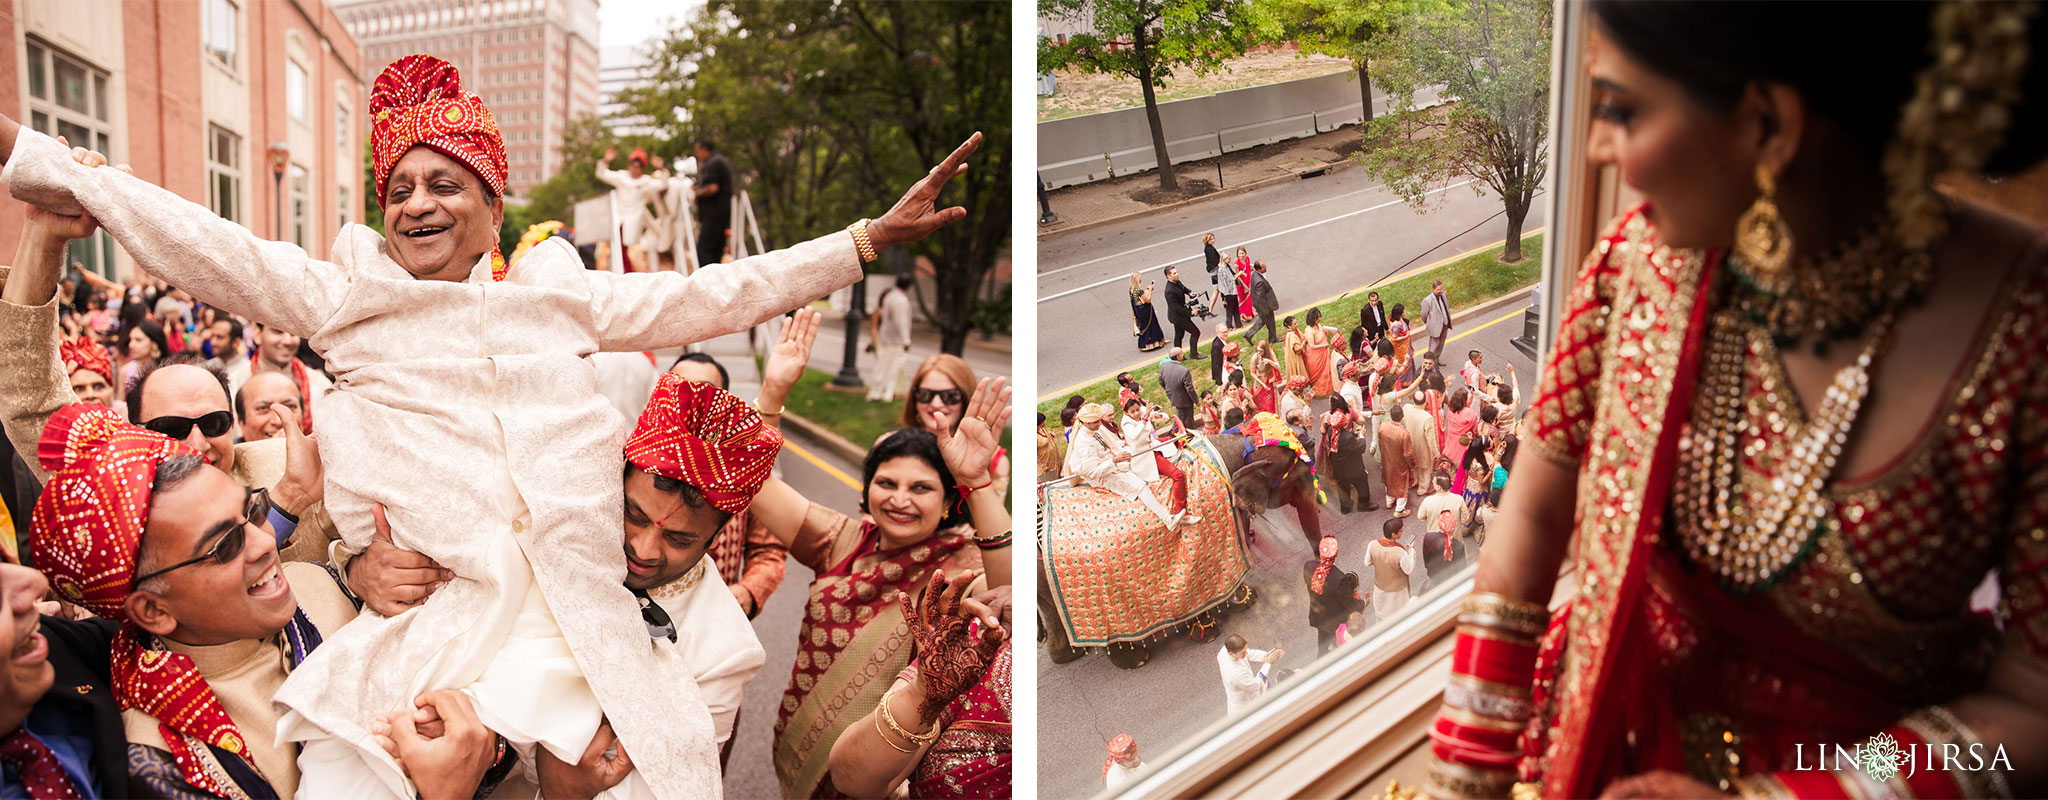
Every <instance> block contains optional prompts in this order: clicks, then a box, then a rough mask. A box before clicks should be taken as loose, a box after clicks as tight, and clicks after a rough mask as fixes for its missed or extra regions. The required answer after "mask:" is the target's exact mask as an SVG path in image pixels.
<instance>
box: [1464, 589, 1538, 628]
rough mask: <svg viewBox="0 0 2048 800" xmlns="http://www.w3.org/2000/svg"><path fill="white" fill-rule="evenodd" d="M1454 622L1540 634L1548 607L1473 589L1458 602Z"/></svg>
mask: <svg viewBox="0 0 2048 800" xmlns="http://www.w3.org/2000/svg"><path fill="white" fill-rule="evenodd" d="M1458 621H1459V622H1465V623H1471V624H1474V625H1478V626H1480V627H1486V628H1494V629H1497V630H1502V631H1511V632H1514V633H1521V634H1526V635H1529V636H1538V637H1540V636H1542V635H1543V633H1544V632H1545V631H1546V630H1548V629H1549V628H1550V609H1549V608H1548V607H1546V606H1544V605H1543V604H1541V603H1531V602H1528V601H1525V600H1515V599H1512V598H1509V597H1507V596H1505V595H1498V594H1493V593H1491V592H1475V593H1473V594H1470V595H1467V596H1466V597H1465V601H1464V603H1462V604H1461V605H1460V607H1459V609H1458Z"/></svg>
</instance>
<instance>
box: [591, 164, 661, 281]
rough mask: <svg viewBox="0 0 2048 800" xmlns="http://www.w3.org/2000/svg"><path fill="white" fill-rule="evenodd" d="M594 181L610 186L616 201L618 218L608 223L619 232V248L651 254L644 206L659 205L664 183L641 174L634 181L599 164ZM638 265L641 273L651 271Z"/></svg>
mask: <svg viewBox="0 0 2048 800" xmlns="http://www.w3.org/2000/svg"><path fill="white" fill-rule="evenodd" d="M597 179H598V180H601V181H604V182H605V183H608V184H611V186H612V193H613V194H614V195H615V196H616V197H617V199H618V209H619V218H618V219H616V220H613V222H612V224H613V225H615V226H617V227H618V229H619V236H620V239H619V246H621V247H634V248H639V249H640V251H641V252H642V253H647V252H651V251H652V250H653V246H654V245H655V244H656V241H655V239H654V238H653V237H650V236H648V235H647V234H648V228H647V221H648V217H647V204H648V203H650V202H651V203H655V204H660V203H662V192H663V190H664V189H665V188H667V187H666V186H665V184H666V181H664V180H662V179H661V178H658V177H655V176H654V175H653V174H652V173H645V172H643V173H641V174H640V177H638V178H635V177H633V176H632V175H631V174H629V173H627V172H624V171H622V170H616V169H611V168H608V167H606V166H605V165H603V164H598V165H597ZM639 266H640V269H641V270H642V271H649V272H651V271H653V270H654V266H652V265H650V264H641V265H639Z"/></svg>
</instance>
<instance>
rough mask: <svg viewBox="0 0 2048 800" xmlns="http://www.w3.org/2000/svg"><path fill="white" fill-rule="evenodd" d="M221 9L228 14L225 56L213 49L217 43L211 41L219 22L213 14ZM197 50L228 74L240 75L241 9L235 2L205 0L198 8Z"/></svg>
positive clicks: (233, 0) (228, 0) (230, 0)
mask: <svg viewBox="0 0 2048 800" xmlns="http://www.w3.org/2000/svg"><path fill="white" fill-rule="evenodd" d="M223 8H224V9H226V10H227V11H228V12H230V14H229V18H228V27H229V28H230V30H228V31H226V35H227V40H226V45H227V52H226V53H225V54H223V53H221V52H220V51H218V50H216V49H215V48H214V45H215V44H217V42H216V41H213V36H214V34H215V33H217V31H216V30H215V28H216V27H218V26H219V25H220V21H219V20H217V19H215V18H214V14H215V13H216V12H217V11H218V10H219V9H223ZM199 49H200V52H202V53H204V54H205V55H206V58H207V60H209V61H212V62H213V63H214V64H216V65H218V66H219V67H221V68H222V69H225V70H227V71H228V72H229V73H230V74H233V75H241V74H242V65H241V55H242V7H241V5H240V4H238V3H236V2H235V0H206V3H205V4H204V5H203V6H201V7H200V22H199Z"/></svg>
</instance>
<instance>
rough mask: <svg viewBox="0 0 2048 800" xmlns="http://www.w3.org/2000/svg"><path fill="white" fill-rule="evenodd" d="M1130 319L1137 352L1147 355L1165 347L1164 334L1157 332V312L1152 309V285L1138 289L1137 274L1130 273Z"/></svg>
mask: <svg viewBox="0 0 2048 800" xmlns="http://www.w3.org/2000/svg"><path fill="white" fill-rule="evenodd" d="M1131 319H1132V321H1133V322H1134V323H1135V325H1136V327H1137V331H1138V352H1141V353H1149V352H1152V351H1154V350H1157V349H1159V348H1161V347H1165V346H1166V334H1165V333H1162V332H1160V330H1159V312H1158V310H1157V309H1154V308H1153V307H1152V284H1149V283H1148V284H1145V287H1144V288H1142V289H1140V288H1138V273H1135V272H1133V273H1131Z"/></svg>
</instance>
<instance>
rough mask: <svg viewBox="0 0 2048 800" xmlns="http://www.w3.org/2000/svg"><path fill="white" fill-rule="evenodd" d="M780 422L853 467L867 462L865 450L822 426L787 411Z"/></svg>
mask: <svg viewBox="0 0 2048 800" xmlns="http://www.w3.org/2000/svg"><path fill="white" fill-rule="evenodd" d="M782 421H783V422H785V423H788V424H790V425H794V426H796V429H797V430H800V431H803V432H804V435H805V436H809V437H811V438H813V439H816V440H818V442H819V443H821V444H823V445H824V446H825V449H827V450H831V451H832V453H833V454H834V455H837V456H839V457H840V458H844V459H846V460H847V461H850V462H853V463H854V464H855V465H858V464H860V463H861V462H862V461H865V460H867V457H868V451H867V449H866V448H862V447H855V446H854V444H853V443H852V442H849V441H847V440H846V437H844V436H840V435H839V434H837V433H833V432H832V431H831V429H829V428H826V427H825V426H823V425H819V424H818V423H815V422H812V421H810V420H807V419H804V418H803V417H800V416H797V415H795V414H792V413H789V412H788V411H784V412H782Z"/></svg>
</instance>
